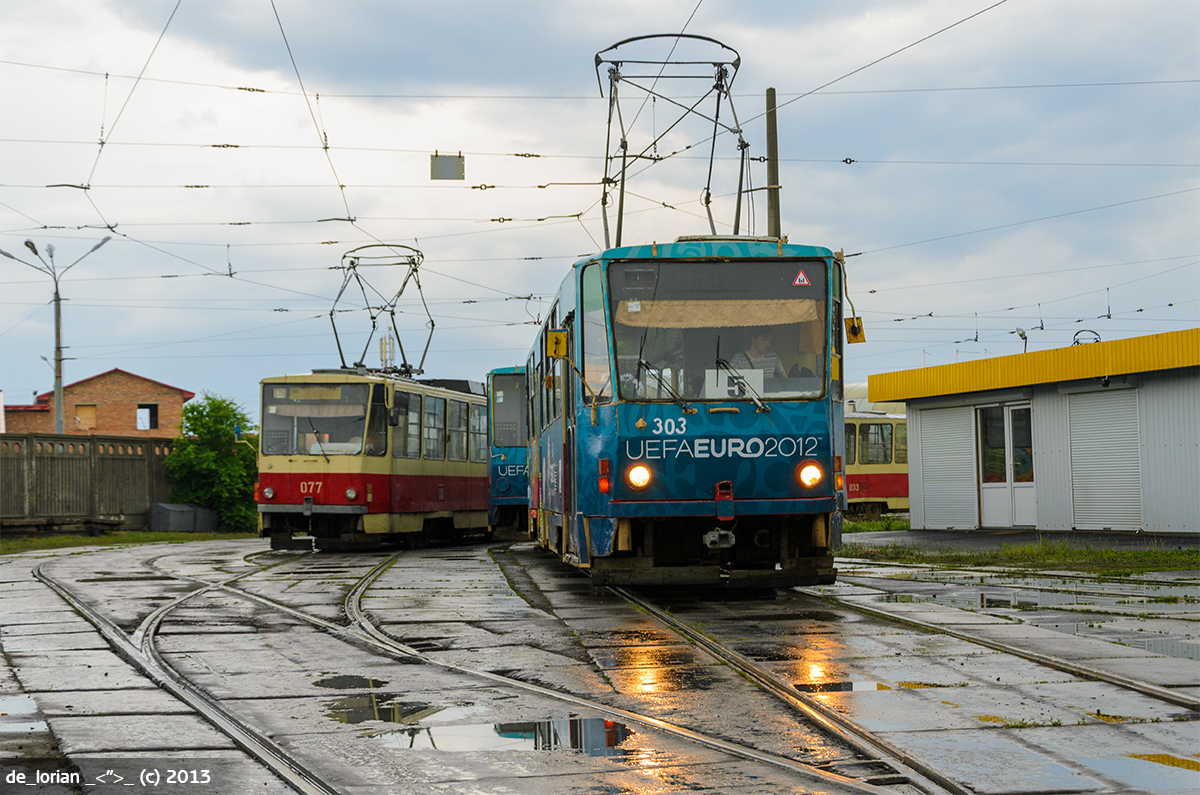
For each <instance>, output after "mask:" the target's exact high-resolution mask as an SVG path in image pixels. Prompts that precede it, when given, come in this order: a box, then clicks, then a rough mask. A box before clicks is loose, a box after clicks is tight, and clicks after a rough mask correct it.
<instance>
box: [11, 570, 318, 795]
mask: <svg viewBox="0 0 1200 795" xmlns="http://www.w3.org/2000/svg"><path fill="white" fill-rule="evenodd" d="M49 565H51V564H50V563H42V564H40V565H39V566H37V567H36V568H35V569H34V570H33V575H34V577H36V578H37V579H38V580H39V581H41V582H42V583H43V584H45V585H46V586H47V587H49V588H50V589H51V590H53V591H54V592H55V593H56V594H58V596H59V597H60V598H62V599H63V600H64V601H66V602H67V604H69V605H71V607H72V608H73V609H74V610H76V611H77V612H78V613H79V615H81V616H82V617H83V618H84V619H85V620H86V621H87V622H88V623H89V624H91V625H92V626H93V627H95V629H96V631H97V632H99V633H100V635H101V636H102V637H103V638H104V639H105V641H106V642H107V643H108V644H109V645H110V646H111V647H112V648H113V650H114V651H115V652H116V653H117V654H118V655H120V656H121V657H123V658H124V659H125V660H126V662H129V663H130V664H131V665H134V666H135V667H137V668H138V669H140V670H141V671H142V672H143V674H145V675H146V677H147V678H149V679H150V680H151V681H152V682H154V683H155V684H156V685H158V686H159V687H161V688H163V689H164V690H166V691H167V692H169V693H171V694H172V695H173V696H175V697H176V698H178V699H179V700H180V701H182V702H184V703H185V704H187V705H188V706H189V707H191V708H192V709H194V710H195V711H196V712H197V714H199V715H200V716H201V717H203V718H204V719H205V720H207V721H208V722H209V723H210V724H212V725H213V726H214V727H215V728H216V729H217V730H219V731H220V732H222V733H223V734H225V735H226V736H227V737H229V738H230V739H231V740H232V741H233V742H234V743H236V744H237V745H238V747H240V748H241V749H242V750H243V751H245V752H246V753H248V754H250V755H251V756H253V757H254V758H255V759H257V760H258V761H259V762H260V763H261V764H263V765H264V766H265V767H266V768H267V769H269V770H271V771H272V772H273V773H275V775H277V776H279V777H280V778H281V779H283V780H284V781H285V782H287V783H288V785H289V786H291V787H292V788H293V789H294V790H296V791H297V792H300V793H303V795H337V792H338V791H337V789H336V788H334V787H333V786H332V785H331V784H330V783H328V782H326V781H325V780H323V779H322V778H321V777H320V776H319V775H318V774H316V773H315V772H313V771H312V770H309V769H308V768H307V767H306V766H305V765H304V764H303V763H302V762H300V761H299V760H298V759H296V758H295V757H294V756H293V755H291V754H289V753H288V752H287V751H286V750H285V749H284V748H283V747H282V746H281V745H279V744H278V743H276V742H274V741H272V740H271V739H270V738H268V737H266V736H265V735H264V734H262V733H261V732H260V731H258V730H257V729H256V728H255V727H254V726H252V725H250V724H249V723H247V722H245V721H243V720H241V719H240V718H238V717H237V716H236V715H235V714H234V713H233V712H231V711H230V710H228V709H226V708H225V707H223V706H222V705H221V704H220V702H218V701H217V700H216V699H213V698H211V697H210V696H208V695H207V694H205V693H204V692H203V691H202V690H201V689H199V688H197V687H195V686H194V685H192V684H191V683H190V682H189V681H188V680H187V678H186V677H185V676H183V675H182V674H180V673H179V672H178V671H176V670H175V669H174V668H173V667H172V666H171V665H170V664H169V663H168V662H167V661H166V660H165V659H164V657H163V656H162V654H161V653H160V652H159V651H158V649H157V648H156V647H155V645H154V636H155V634H156V632H157V630H158V627H159V626H160V625H161V623H162V619H163V617H164V616H166V615H167V614H168V613H169V612H170V611H171V610H173V609H175V608H177V607H179V606H180V605H182V604H184V603H185V602H188V601H190V600H191V599H193V598H195V597H198V596H201V595H202V594H205V593H207V592H209V591H212V590H214V589H216V588H224V587H225V584H224V583H220V584H214V583H206V584H203V585H201V587H199V588H197V589H196V590H194V591H192V592H191V593H188V594H185V595H183V596H181V597H178V598H176V599H174V600H172V601H171V602H170V603H168V604H166V605H163V606H161V607H159V608H158V609H156V610H155V611H154V612H153V613H151V614H150V616H148V617H147V618H146V619H145V620H143V622H142V624H141V625H140V626H139V628H138V630H137V631H136V632H135V633H134V635H133V637H130V636H127V635H126V634H125V633H124V632H123V631H122V630H121V628H120V627H118V626H117V625H116V623H115V622H113V621H111V620H109V619H108V618H106V617H105V616H103V615H102V614H101V613H100V612H99V611H98V610H96V609H95V608H94V607H92V605H91V604H89V603H88V602H87V601H86V600H85V599H83V598H82V597H81V596H79V595H78V594H77V593H76V592H75V591H73V590H72V589H71V588H69V587H67V586H66V585H64V584H63V583H61V582H60V581H58V580H56V579H55V578H54V577H52V576H51V575H50V574H49V573H48V572H47V571H46V568H47V566H49ZM259 571H261V570H255V571H251V572H246V573H243V574H239V575H237V576H236V577H233V578H231V579H230V580H229V581H228V582H235V581H237V580H240V579H243V578H244V577H248V576H252V575H253V574H257V573H259ZM172 576H175V577H176V578H177V579H180V580H187V581H192V582H198V580H197V578H193V577H180V576H179V575H172Z"/></svg>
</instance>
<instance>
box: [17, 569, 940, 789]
mask: <svg viewBox="0 0 1200 795" xmlns="http://www.w3.org/2000/svg"><path fill="white" fill-rule="evenodd" d="M303 557H304V556H289V557H288V558H287V559H286V560H283V561H279V562H276V563H274V564H272V565H269V566H263V567H260V568H256V569H254V570H252V571H248V572H243V573H240V574H238V575H236V576H234V577H229V578H224V579H221V580H219V581H216V582H213V581H207V580H204V579H202V578H198V577H194V576H191V575H182V574H170V573H169V572H166V571H165V570H163V569H158V570H159V571H164V573H166V574H170V576H172V577H173V578H175V579H177V580H179V581H184V582H188V583H191V584H194V585H196V586H197V587H196V588H195V589H194V590H191V591H189V592H188V593H186V594H182V595H180V596H178V597H176V598H174V599H172V600H170V601H169V602H168V603H166V604H164V605H161V606H159V607H158V608H156V609H155V610H154V611H153V612H151V613H150V614H149V615H147V616H146V617H145V618H144V619H142V621H141V622H140V624H139V626H138V627H137V629H136V630H135V631H134V632H133V633H132V634H127V633H126V632H125V631H124V630H122V629H121V628H120V627H119V626H118V625H117V624H116V623H115V622H113V621H112V620H110V619H108V618H107V617H105V616H104V615H102V614H101V613H100V612H99V611H98V610H97V609H95V608H94V607H93V606H92V605H91V604H90V603H89V602H88V601H87V600H86V599H85V598H84V597H83V596H82V595H81V594H79V593H76V592H75V591H74V590H73V589H72V588H71V587H69V586H68V585H67V584H66V583H64V582H62V581H60V580H58V579H56V578H55V577H54V576H53V575H52V574H51V573H50V571H48V567H49V566H50V565H51V564H49V563H44V564H41V565H39V566H38V567H37V568H36V569H35V570H34V576H35V577H36V578H37V579H38V580H39V581H41V582H42V583H44V584H45V585H47V586H48V587H49V588H51V589H52V590H53V591H54V592H55V593H57V594H58V595H59V596H60V597H61V598H62V599H64V600H65V601H66V602H67V603H68V604H70V605H71V606H72V607H73V608H74V609H75V610H77V611H78V612H79V614H80V615H81V616H83V617H84V618H85V619H86V620H87V621H88V622H89V623H90V624H92V626H94V627H95V628H96V630H97V631H98V632H99V633H100V634H101V636H102V637H104V639H105V640H106V641H107V642H108V643H109V645H110V646H112V648H113V649H114V650H115V651H116V652H117V653H118V654H119V655H120V656H122V657H123V658H124V659H126V661H127V662H129V663H131V664H132V665H134V666H136V667H137V668H138V669H140V670H141V671H142V672H143V673H144V674H145V675H146V676H147V677H148V678H149V679H150V680H151V681H153V682H154V683H155V684H157V685H158V686H160V687H162V688H163V689H165V690H167V691H168V692H170V693H171V694H172V695H174V696H175V697H177V698H178V699H180V700H181V701H183V702H184V703H186V704H187V705H188V706H190V707H191V708H193V709H194V710H196V712H197V713H198V714H199V715H200V716H202V717H203V718H204V719H205V720H207V721H208V722H209V723H210V724H211V725H213V726H214V727H215V728H216V729H218V730H219V731H221V732H222V733H224V734H225V735H226V736H228V737H229V738H230V739H231V740H232V741H233V742H234V743H235V744H237V745H238V746H239V747H240V748H242V749H243V750H244V751H245V752H247V753H248V754H250V755H251V756H253V757H254V758H255V759H257V760H258V761H259V762H260V763H262V764H263V765H264V766H266V767H267V768H268V769H270V770H271V771H272V772H274V773H275V774H276V775H278V776H279V777H280V778H281V779H283V780H284V781H286V782H287V783H288V784H289V785H290V786H291V787H292V788H293V789H295V790H296V791H297V792H301V793H304V794H305V795H331V794H332V793H336V792H338V790H337V788H336V787H335V785H334V784H333V783H331V782H330V781H328V780H327V779H326V778H323V777H322V776H321V774H320V773H319V772H317V771H314V770H312V769H310V768H309V767H308V766H307V765H306V764H305V763H304V762H303V761H302V760H300V759H298V758H296V756H295V755H294V754H291V753H289V752H288V751H287V750H286V749H285V748H284V747H283V746H281V745H280V744H279V743H276V742H274V741H273V740H272V739H270V738H269V737H268V736H267V735H266V734H265V733H264V732H263V731H261V730H259V729H258V728H256V727H255V726H253V725H252V724H250V723H249V722H247V721H245V720H243V719H241V718H239V717H238V716H237V715H236V714H235V713H234V712H233V711H232V710H231V709H229V708H227V707H226V706H224V705H223V704H222V703H221V702H220V701H218V700H217V699H215V698H213V697H212V696H210V695H209V694H207V693H206V692H205V691H204V690H203V689H202V688H201V687H199V686H197V685H195V684H193V683H192V682H191V681H189V679H188V677H187V676H186V675H185V674H183V673H180V672H179V671H178V670H176V669H175V668H174V667H173V666H172V664H171V662H170V661H169V660H168V659H167V656H166V655H165V654H164V653H163V652H162V651H161V650H160V649H159V648H158V647H157V645H156V643H155V639H156V637H157V634H158V632H159V630H160V629H161V627H162V624H163V622H164V620H165V619H167V617H168V616H169V615H170V614H171V613H172V612H173V611H175V610H177V609H179V608H180V607H182V606H183V605H185V604H187V603H189V602H192V601H193V600H195V599H197V598H199V597H202V596H204V595H206V594H210V593H212V592H216V591H219V592H222V593H226V594H229V595H232V596H235V597H237V598H240V599H244V600H248V601H251V602H254V603H256V604H259V605H262V606H265V607H268V608H271V609H273V610H276V611H278V612H280V613H283V614H286V615H289V616H291V617H293V618H296V619H299V620H301V621H304V622H306V623H308V624H310V625H312V626H314V627H316V628H318V629H320V630H323V631H327V632H330V633H332V634H334V635H336V636H338V637H339V638H341V639H343V640H345V641H347V642H350V643H353V644H355V645H357V646H359V647H360V648H365V649H367V650H369V651H372V652H374V653H377V654H382V655H384V656H389V657H392V658H394V659H395V658H398V659H402V660H405V661H409V662H411V661H414V660H416V661H420V662H422V663H425V664H429V665H434V666H437V667H439V668H441V669H443V670H447V671H453V672H455V673H459V674H463V675H467V676H470V677H474V678H477V679H483V680H486V681H488V682H490V683H492V684H496V685H501V686H503V687H506V688H512V689H515V690H520V691H524V692H526V693H530V694H534V695H538V696H542V697H545V698H549V699H553V700H555V701H558V702H560V703H565V704H568V705H570V706H571V707H574V708H578V709H584V710H590V711H592V712H596V713H599V714H602V715H605V716H609V717H611V718H615V719H619V720H621V721H624V722H626V723H629V724H636V725H640V726H642V727H645V728H647V729H651V730H654V731H657V732H660V733H663V734H667V735H671V736H673V737H676V738H678V739H681V740H684V741H686V742H689V743H694V744H697V745H700V746H703V747H706V748H709V749H711V750H715V751H718V752H721V753H724V754H728V755H730V756H732V757H736V758H739V759H744V760H748V761H751V762H756V763H759V764H764V765H769V766H771V767H774V768H778V769H781V770H784V771H787V772H788V773H790V774H792V775H795V776H797V777H798V778H799V779H801V780H803V781H804V782H805V785H806V786H810V787H811V786H819V787H823V788H830V787H832V788H834V789H835V790H836V791H839V792H858V793H863V795H871V794H874V795H878V794H879V793H882V792H886V791H887V790H884V789H881V788H880V786H878V785H877V784H874V783H871V782H870V781H869V780H863V779H860V778H854V777H852V776H847V775H842V774H840V773H836V772H832V771H828V770H822V769H820V768H817V767H815V766H812V765H808V764H805V763H803V762H799V761H797V760H794V759H789V758H786V757H783V756H779V755H776V754H772V753H769V752H766V751H761V750H758V749H755V748H752V747H749V746H746V745H742V744H740V743H736V742H731V741H729V740H725V739H723V738H720V737H716V736H713V735H710V734H705V733H703V732H699V731H695V730H692V729H689V728H687V727H685V726H681V725H678V724H675V723H672V722H670V721H665V720H662V719H660V718H656V717H654V716H651V715H646V714H641V713H638V712H634V711H631V710H626V709H621V708H619V707H615V706H612V705H609V704H605V703H603V702H599V701H596V700H593V699H588V698H585V697H581V696H576V695H572V694H570V693H565V692H562V691H559V690H555V689H552V688H547V687H543V686H541V685H537V684H533V683H530V682H525V681H522V680H520V679H516V678H512V677H508V676H504V675H502V674H498V673H492V672H489V671H482V670H477V669H473V668H470V667H467V666H462V665H457V664H454V663H450V662H446V661H444V660H438V659H436V658H434V657H431V656H429V655H427V654H425V653H423V652H422V651H420V650H418V649H416V648H413V647H412V646H409V645H407V644H405V643H403V642H402V641H400V640H398V639H397V638H394V637H392V636H390V635H388V634H387V633H385V632H383V631H382V630H381V629H379V628H378V627H377V626H376V625H375V624H374V622H372V620H371V617H370V615H369V614H368V613H367V612H366V611H365V610H364V609H363V607H362V604H361V602H362V598H363V596H364V594H365V593H366V591H367V590H368V589H369V588H370V586H371V584H372V583H374V582H375V580H376V579H377V578H378V577H379V576H380V575H381V574H382V573H383V572H385V571H386V570H387V569H388V568H389V567H390V566H391V565H392V563H394V561H395V560H396V559H397V558H398V557H399V555H398V554H397V555H392V556H389V557H388V558H387V559H385V560H383V561H381V562H380V563H379V564H377V565H376V566H375V567H373V568H372V569H371V570H370V571H369V572H367V574H365V575H364V576H363V577H361V578H360V579H359V580H358V581H357V582H356V583H355V584H354V585H353V586H352V587H351V588H350V590H349V592H348V593H347V595H346V597H345V599H344V600H343V605H342V606H343V609H344V610H345V613H346V616H347V619H348V621H349V625H343V624H339V623H338V622H336V621H330V620H329V619H326V618H323V617H321V616H317V615H313V614H311V613H308V612H306V611H304V610H300V609H297V608H295V607H292V606H290V605H287V604H284V603H283V602H280V601H278V600H275V599H272V598H270V597H266V596H263V595H261V594H256V593H252V592H250V591H248V590H245V589H244V588H242V587H239V585H238V584H239V582H241V581H243V580H246V579H249V578H251V577H253V576H255V575H258V574H261V573H263V572H265V571H268V570H269V569H271V568H274V567H276V566H281V565H284V564H286V563H290V562H294V561H296V560H297V559H299V558H303ZM878 783H879V784H893V783H899V782H897V781H894V780H893V778H887V777H885V778H883V779H879V781H878ZM922 789H924V790H925V791H932V790H931V788H928V787H925V788H922ZM949 791H952V792H956V793H957V792H960V791H959V790H949Z"/></svg>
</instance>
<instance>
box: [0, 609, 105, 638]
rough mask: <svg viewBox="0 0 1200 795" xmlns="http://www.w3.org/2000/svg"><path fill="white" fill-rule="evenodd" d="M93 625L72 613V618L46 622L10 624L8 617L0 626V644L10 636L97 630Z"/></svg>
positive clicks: (20, 636)
mask: <svg viewBox="0 0 1200 795" xmlns="http://www.w3.org/2000/svg"><path fill="white" fill-rule="evenodd" d="M95 631H96V630H95V629H93V628H92V625H91V624H89V623H88V622H86V621H84V620H83V619H82V618H80V617H79V616H78V615H77V614H75V613H72V614H71V620H68V621H49V622H47V623H45V624H10V623H8V619H7V618H6V619H5V624H4V625H3V626H0V644H3V643H4V642H5V641H7V640H8V639H9V638H23V637H27V636H30V635H57V634H59V633H69V632H70V633H73V632H93V633H94V632H95Z"/></svg>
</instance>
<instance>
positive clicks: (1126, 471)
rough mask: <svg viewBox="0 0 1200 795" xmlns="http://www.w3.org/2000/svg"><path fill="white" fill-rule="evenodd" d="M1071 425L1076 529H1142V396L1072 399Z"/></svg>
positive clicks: (1115, 393)
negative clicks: (1139, 422)
mask: <svg viewBox="0 0 1200 795" xmlns="http://www.w3.org/2000/svg"><path fill="white" fill-rule="evenodd" d="M1070 421H1071V501H1072V503H1073V507H1074V511H1075V522H1074V526H1075V529H1077V530H1103V529H1105V528H1109V529H1112V530H1137V529H1141V527H1142V473H1141V450H1140V438H1139V434H1138V396H1137V390H1134V389H1122V390H1118V391H1113V392H1089V393H1086V394H1081V395H1071V406H1070Z"/></svg>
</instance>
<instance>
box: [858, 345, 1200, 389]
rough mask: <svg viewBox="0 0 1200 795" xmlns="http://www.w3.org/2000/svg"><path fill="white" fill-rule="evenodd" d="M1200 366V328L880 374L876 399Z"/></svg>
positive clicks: (874, 385) (873, 383)
mask: <svg viewBox="0 0 1200 795" xmlns="http://www.w3.org/2000/svg"><path fill="white" fill-rule="evenodd" d="M1197 366H1200V329H1188V330H1186V331H1172V332H1168V333H1166V334H1152V335H1149V336H1146V337H1130V338H1128V339H1123V340H1113V341H1111V342H1093V343H1089V344H1086V345H1072V346H1070V347H1067V348H1055V349H1053V350H1048V351H1034V352H1033V353H1018V354H1016V355H1013V356H997V357H996V358H994V359H983V360H978V361H972V362H960V363H958V364H943V365H939V366H937V367H922V368H919V369H916V370H899V371H896V372H893V373H878V374H876V375H872V376H869V377H868V378H867V391H868V394H869V395H870V399H871V402H873V403H880V402H889V401H899V400H915V399H918V398H927V397H937V396H940V395H958V394H963V393H966V392H985V391H987V390H991V389H1012V388H1015V387H1024V386H1033V385H1035V384H1052V383H1060V382H1063V381H1078V380H1081V379H1086V378H1101V377H1103V376H1116V375H1129V374H1132V373H1148V372H1153V371H1156V370H1171V369H1175V368H1178V367H1197Z"/></svg>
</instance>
